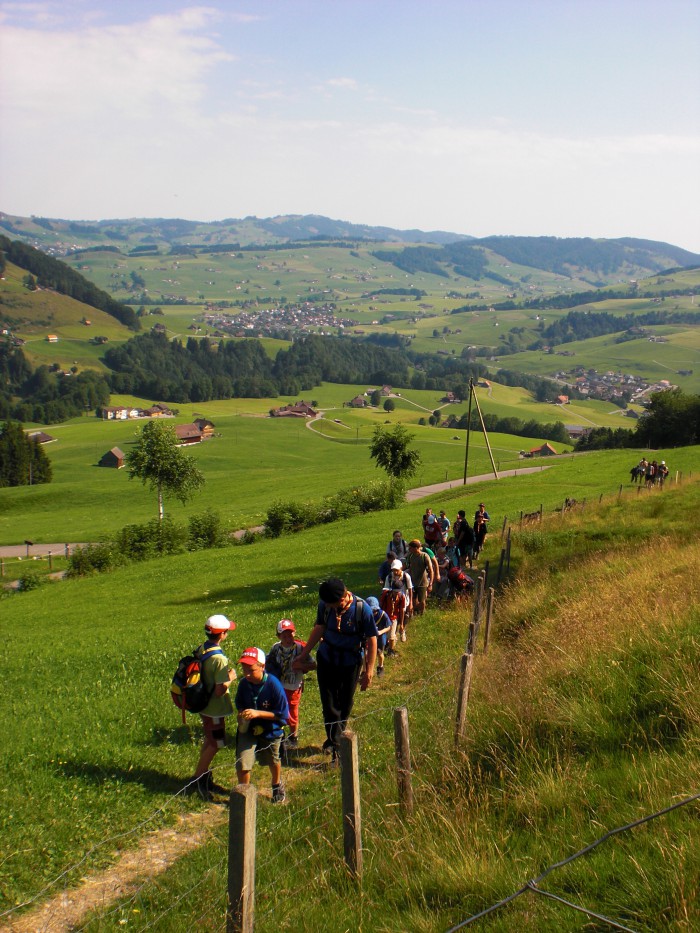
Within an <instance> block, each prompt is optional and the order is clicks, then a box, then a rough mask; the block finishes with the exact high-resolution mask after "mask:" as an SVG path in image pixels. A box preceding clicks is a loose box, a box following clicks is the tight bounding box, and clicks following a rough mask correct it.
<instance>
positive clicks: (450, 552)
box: [445, 538, 459, 567]
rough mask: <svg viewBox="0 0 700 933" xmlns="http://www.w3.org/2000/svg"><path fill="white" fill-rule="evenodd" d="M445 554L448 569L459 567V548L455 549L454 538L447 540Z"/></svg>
mask: <svg viewBox="0 0 700 933" xmlns="http://www.w3.org/2000/svg"><path fill="white" fill-rule="evenodd" d="M445 553H446V554H447V559H448V560H449V562H450V567H459V548H458V547H457V542H456V541H455V539H454V538H448V539H447V547H446V548H445Z"/></svg>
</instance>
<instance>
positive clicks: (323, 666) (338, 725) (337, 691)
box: [316, 658, 362, 747]
mask: <svg viewBox="0 0 700 933" xmlns="http://www.w3.org/2000/svg"><path fill="white" fill-rule="evenodd" d="M317 662H318V667H317V669H316V677H317V678H318V690H319V693H320V694H321V706H322V708H323V721H324V723H325V726H326V736H327V738H328V741H329V742H332V743H333V745H334V746H336V747H337V746H338V745H339V744H340V734H341V732H344V731H345V727H346V725H347V721H348V719H349V718H350V713H351V712H352V704H353V701H354V699H355V689H356V687H357V682H358V680H359V679H360V671H361V670H362V663H361V662H359V663H358V664H353V665H351V666H349V667H342V666H340V665H338V664H330V663H329V662H328V661H324V660H323V658H317Z"/></svg>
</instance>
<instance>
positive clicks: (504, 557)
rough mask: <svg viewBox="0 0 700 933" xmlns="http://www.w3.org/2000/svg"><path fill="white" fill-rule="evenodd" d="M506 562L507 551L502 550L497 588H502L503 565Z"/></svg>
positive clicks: (497, 575)
mask: <svg viewBox="0 0 700 933" xmlns="http://www.w3.org/2000/svg"><path fill="white" fill-rule="evenodd" d="M505 560H506V549H505V548H504V547H502V548H501V559H500V560H499V562H498V573H497V574H496V586H500V583H501V574H502V573H503V564H504V563H505Z"/></svg>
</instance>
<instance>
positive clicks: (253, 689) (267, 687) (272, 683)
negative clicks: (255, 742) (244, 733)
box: [236, 672, 289, 739]
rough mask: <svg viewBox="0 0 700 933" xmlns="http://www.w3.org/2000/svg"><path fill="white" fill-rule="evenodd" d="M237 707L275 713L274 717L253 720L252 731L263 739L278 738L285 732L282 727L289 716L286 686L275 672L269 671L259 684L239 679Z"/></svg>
mask: <svg viewBox="0 0 700 933" xmlns="http://www.w3.org/2000/svg"><path fill="white" fill-rule="evenodd" d="M236 709H237V710H243V709H259V710H264V711H265V712H266V713H274V714H275V718H274V719H252V720H251V723H250V732H251V733H252V734H253V735H259V736H260V738H262V739H278V738H279V737H280V736H281V735H282V734H283V732H284V730H283V728H282V727H283V726H284V725H285V724H286V722H287V719H288V718H289V705H288V703H287V695H286V694H285V692H284V688H283V687H282V684H281V683H280V682H279V680H277V678H276V677H275V676H274V674H268V673H267V672H266V673H265V674H264V676H263V679H262V681H261V682H260V683H259V684H251V683H250V682H249V681H248V680H246V679H245V678H244V679H243V680H241V681H239V683H238V690H237V691H236ZM258 730H260V731H258Z"/></svg>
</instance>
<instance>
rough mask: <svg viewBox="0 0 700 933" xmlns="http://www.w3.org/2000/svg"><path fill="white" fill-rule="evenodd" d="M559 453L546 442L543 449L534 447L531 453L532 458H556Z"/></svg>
mask: <svg viewBox="0 0 700 933" xmlns="http://www.w3.org/2000/svg"><path fill="white" fill-rule="evenodd" d="M556 455H557V452H556V450H555V449H554V448H553V447H552V445H551V444H550V443H548V442H545V443H544V444H543V445H542V446H541V447H533V448H532V450H531V451H530V456H531V457H556Z"/></svg>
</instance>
